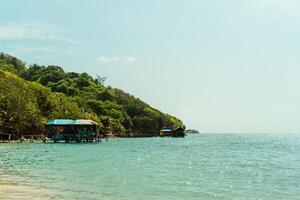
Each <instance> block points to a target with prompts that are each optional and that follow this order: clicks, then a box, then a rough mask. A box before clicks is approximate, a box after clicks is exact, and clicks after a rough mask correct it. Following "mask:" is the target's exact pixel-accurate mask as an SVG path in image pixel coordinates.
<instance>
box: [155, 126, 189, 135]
mask: <svg viewBox="0 0 300 200" xmlns="http://www.w3.org/2000/svg"><path fill="white" fill-rule="evenodd" d="M160 136H161V137H184V136H185V132H184V128H181V127H169V128H163V129H161V130H160Z"/></svg>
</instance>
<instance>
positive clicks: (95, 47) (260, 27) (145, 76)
mask: <svg viewBox="0 0 300 200" xmlns="http://www.w3.org/2000/svg"><path fill="white" fill-rule="evenodd" d="M0 2H1V3H0V48H1V49H0V51H3V52H6V53H10V54H13V55H15V56H17V57H19V58H22V59H24V60H26V61H27V63H29V64H32V63H39V64H57V65H61V66H64V68H65V69H66V70H67V71H77V72H83V71H85V72H88V73H90V74H92V75H96V74H100V75H102V76H108V77H109V78H108V81H107V84H109V85H111V86H113V87H118V88H121V89H123V90H125V91H128V92H130V93H132V94H134V95H136V96H138V97H140V98H141V99H143V100H145V101H146V102H148V103H149V104H150V105H152V106H154V107H157V108H159V109H161V110H162V111H164V112H167V113H170V114H174V115H176V116H178V117H179V118H181V119H183V121H184V122H185V123H186V125H187V126H188V127H190V128H197V129H199V130H200V131H203V132H240V131H242V132H274V131H275V132H290V131H292V132H300V90H299V86H300V66H299V63H300V12H299V10H300V1H296V0H147V1H146V0H126V1H125V0H124V1H121V0H106V1H104V0H85V1H83V0H81V1H76V0H53V1H46V0H14V1H12V0H1V1H0Z"/></svg>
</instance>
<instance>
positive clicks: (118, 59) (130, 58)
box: [98, 56, 137, 63]
mask: <svg viewBox="0 0 300 200" xmlns="http://www.w3.org/2000/svg"><path fill="white" fill-rule="evenodd" d="M136 60H137V58H136V57H133V56H124V57H119V56H113V57H106V56H101V57H99V58H98V62H100V63H133V62H135V61H136Z"/></svg>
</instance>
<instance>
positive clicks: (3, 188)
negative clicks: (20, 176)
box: [0, 174, 60, 200]
mask: <svg viewBox="0 0 300 200" xmlns="http://www.w3.org/2000/svg"><path fill="white" fill-rule="evenodd" d="M0 199H1V200H40V199H43V200H44V199H45V200H48V199H60V198H58V196H56V195H54V194H53V193H51V192H50V191H48V190H46V189H40V188H36V187H34V186H32V185H29V184H28V183H22V182H19V181H15V179H14V177H13V176H9V175H6V174H5V175H4V174H0Z"/></svg>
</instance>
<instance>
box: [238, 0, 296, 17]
mask: <svg viewBox="0 0 300 200" xmlns="http://www.w3.org/2000/svg"><path fill="white" fill-rule="evenodd" d="M241 2H242V4H244V5H246V7H247V8H248V9H249V10H251V11H259V12H275V13H279V14H284V15H289V16H300V13H299V9H300V1H298V0H297V1H296V0H245V1H241Z"/></svg>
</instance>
